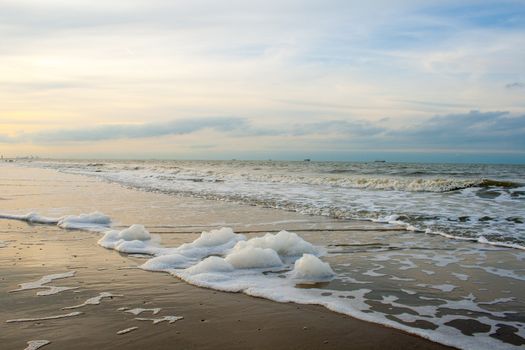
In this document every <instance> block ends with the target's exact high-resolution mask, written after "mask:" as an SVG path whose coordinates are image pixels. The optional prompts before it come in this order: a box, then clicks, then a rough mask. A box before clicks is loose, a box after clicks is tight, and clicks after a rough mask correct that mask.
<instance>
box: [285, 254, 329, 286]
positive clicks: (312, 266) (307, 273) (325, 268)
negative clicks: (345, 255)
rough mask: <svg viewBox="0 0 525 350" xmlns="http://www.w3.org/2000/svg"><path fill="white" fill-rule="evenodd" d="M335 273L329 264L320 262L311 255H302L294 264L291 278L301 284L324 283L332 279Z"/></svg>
mask: <svg viewBox="0 0 525 350" xmlns="http://www.w3.org/2000/svg"><path fill="white" fill-rule="evenodd" d="M334 275H335V273H334V271H333V270H332V268H331V267H330V264H328V263H326V262H323V261H321V260H320V259H319V258H318V257H316V256H315V255H312V254H303V256H302V257H301V258H300V259H298V260H297V261H296V262H295V264H294V269H293V271H292V276H293V277H294V278H296V279H298V280H301V281H302V282H318V281H326V280H329V279H331V278H332V277H334Z"/></svg>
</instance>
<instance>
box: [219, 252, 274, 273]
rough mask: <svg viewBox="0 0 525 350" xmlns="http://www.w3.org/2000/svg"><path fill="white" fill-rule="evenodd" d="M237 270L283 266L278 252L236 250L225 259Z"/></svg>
mask: <svg viewBox="0 0 525 350" xmlns="http://www.w3.org/2000/svg"><path fill="white" fill-rule="evenodd" d="M224 260H226V261H227V262H228V263H230V264H231V265H232V266H233V267H234V268H236V269H253V268H263V267H276V266H281V265H283V262H282V261H281V259H280V258H279V255H278V254H277V252H276V251H275V250H273V249H270V248H252V247H245V248H243V249H234V250H233V252H231V253H230V254H228V255H227V256H226V258H225V259H224Z"/></svg>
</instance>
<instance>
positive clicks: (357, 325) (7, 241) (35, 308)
mask: <svg viewBox="0 0 525 350" xmlns="http://www.w3.org/2000/svg"><path fill="white" fill-rule="evenodd" d="M3 170H4V169H3ZM9 171H11V172H12V173H11V174H10V176H9V178H11V179H12V178H17V180H18V185H19V186H10V184H9V181H3V186H2V187H3V190H4V192H3V194H2V198H3V200H2V203H1V204H2V210H3V211H4V210H9V209H10V210H13V209H17V210H19V211H21V212H24V211H31V210H39V211H40V212H42V210H41V208H53V210H51V212H47V213H46V212H45V211H44V212H42V213H43V214H48V215H63V214H66V213H71V212H89V211H93V210H99V211H103V212H105V213H107V214H109V215H111V216H112V217H113V218H116V220H118V222H120V223H121V224H122V225H128V224H130V223H133V222H142V223H144V224H145V225H146V226H149V227H151V228H150V229H151V230H152V231H154V232H158V233H161V234H162V239H163V242H165V243H170V244H180V242H183V241H188V240H191V239H193V238H195V237H196V233H198V232H200V231H201V230H203V229H209V227H210V226H211V227H216V226H217V225H224V226H226V225H228V226H233V227H235V229H236V230H237V231H242V230H243V229H244V230H245V231H265V230H269V231H271V230H276V229H280V228H281V227H282V226H283V225H284V224H285V225H286V227H287V228H289V229H290V230H294V229H295V230H300V229H304V230H310V231H312V232H315V231H316V230H318V229H331V230H341V231H348V230H351V229H357V230H359V229H365V230H373V229H374V227H377V228H379V225H372V224H370V223H361V222H337V221H334V220H331V219H328V218H317V217H304V216H302V215H299V214H294V213H287V212H281V211H277V210H272V209H262V208H255V207H248V208H246V207H242V206H239V205H235V204H231V203H216V202H209V201H204V200H195V199H187V198H176V197H174V196H166V195H162V194H154V193H142V192H138V191H133V190H128V189H123V188H122V187H120V186H118V185H113V184H107V183H101V182H99V181H96V180H93V179H90V178H84V177H79V176H71V175H64V174H58V173H55V172H53V171H46V170H34V169H31V170H30V171H28V170H27V169H18V168H10V170H9ZM36 179H38V180H36ZM15 187H16V189H15ZM86 187H89V188H90V191H79V189H85V188H86ZM61 211H62V212H61ZM358 232H359V231H358ZM97 238H98V237H97V236H96V235H94V234H93V233H88V232H82V231H63V230H60V229H59V228H57V227H53V226H44V225H28V224H26V223H24V222H17V221H7V220H0V240H1V241H3V242H4V245H5V247H4V248H1V249H0V263H1V266H2V267H1V270H2V273H1V276H2V277H1V278H2V280H1V282H2V284H1V289H0V294H1V295H2V297H1V298H0V304H1V305H0V308H1V309H2V310H3V311H2V319H3V322H2V325H1V326H0V327H1V329H2V331H1V334H2V341H3V345H4V346H5V348H6V349H20V348H24V347H25V345H26V342H27V341H29V340H35V339H47V340H49V341H51V342H52V343H51V344H50V345H47V346H46V347H47V348H50V349H51V348H56V349H60V348H63V349H66V348H71V346H73V345H74V346H75V348H100V349H106V348H107V349H109V348H117V347H123V348H144V347H151V348H159V349H162V348H173V347H174V346H176V347H179V348H229V349H233V348H238V349H246V348H253V349H257V348H258V349H267V348H278V349H294V348H297V349H317V348H323V349H325V348H326V349H329V348H333V349H340V348H356V349H357V348H379V347H388V348H399V349H401V348H403V349H420V348H425V349H428V348H445V347H444V346H441V345H439V344H435V343H432V342H430V341H427V340H424V339H422V338H419V337H417V336H413V335H409V334H406V333H404V332H402V331H398V330H395V329H392V328H388V327H384V326H381V325H377V324H371V323H367V322H363V321H359V320H356V319H354V318H351V317H348V316H345V315H341V314H337V313H334V312H331V311H328V310H326V309H325V308H323V307H321V306H313V305H312V306H310V305H296V304H291V303H288V304H282V303H276V302H272V301H269V300H264V299H260V298H253V297H249V296H246V295H242V294H239V293H223V292H217V291H213V290H208V289H203V288H197V287H194V286H191V285H188V284H186V283H184V282H182V281H180V280H178V279H176V278H174V277H172V276H170V275H168V274H164V273H151V272H145V271H142V270H138V269H133V268H130V267H133V266H136V265H138V264H140V263H141V261H143V259H141V258H137V257H130V256H126V255H121V254H118V253H116V252H113V251H108V250H105V249H103V248H100V247H99V246H97V245H96V240H97ZM67 271H75V276H74V277H69V278H64V279H61V280H56V281H53V282H52V283H49V284H50V285H56V286H71V287H76V289H72V290H66V291H63V292H61V293H58V294H54V295H48V296H37V295H36V293H37V292H38V291H39V290H41V289H38V290H27V291H21V292H16V293H8V291H10V290H13V289H16V288H17V286H18V284H20V283H24V282H29V281H34V280H38V279H39V278H41V277H42V276H44V275H49V274H52V273H63V272H67ZM101 292H111V293H113V294H118V295H122V297H113V298H105V299H102V300H101V302H100V304H99V305H87V306H84V307H80V308H77V309H74V310H62V308H64V307H68V306H72V305H78V304H81V303H83V302H84V301H86V300H87V299H89V298H92V297H95V296H97V295H99V293H101ZM125 307H127V308H137V307H142V308H161V311H160V312H159V313H158V314H157V315H152V314H151V312H144V313H142V314H140V315H139V316H134V315H132V314H130V313H126V312H124V311H118V309H119V308H125ZM71 311H79V312H82V314H81V315H78V316H73V317H68V318H62V319H55V320H44V321H33V322H15V323H9V324H8V323H5V321H6V320H13V319H15V320H16V319H22V318H38V317H45V316H52V315H63V314H68V313H69V312H71ZM174 315H176V316H182V317H184V319H183V320H179V321H176V322H174V323H172V324H169V323H167V322H162V323H158V324H155V325H154V324H153V323H152V321H139V320H135V317H143V318H144V317H145V318H160V317H163V316H174ZM133 327H138V329H133V330H132V331H130V332H129V333H126V334H122V335H118V334H117V332H118V331H121V330H125V329H128V328H133Z"/></svg>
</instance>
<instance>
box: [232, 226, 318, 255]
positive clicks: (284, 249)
mask: <svg viewBox="0 0 525 350" xmlns="http://www.w3.org/2000/svg"><path fill="white" fill-rule="evenodd" d="M248 247H252V248H270V249H273V250H274V251H275V252H276V253H277V254H279V255H281V256H301V255H302V254H304V253H310V254H319V249H318V248H316V247H315V246H313V245H312V244H311V243H310V242H307V241H305V240H304V239H302V238H301V237H299V236H298V235H297V234H296V233H294V232H288V231H284V230H283V231H280V232H279V233H277V234H275V235H273V234H271V233H267V234H266V235H264V236H263V237H255V238H252V239H250V240H248V241H242V242H239V243H237V245H236V246H235V247H234V248H233V249H234V250H242V249H245V248H248Z"/></svg>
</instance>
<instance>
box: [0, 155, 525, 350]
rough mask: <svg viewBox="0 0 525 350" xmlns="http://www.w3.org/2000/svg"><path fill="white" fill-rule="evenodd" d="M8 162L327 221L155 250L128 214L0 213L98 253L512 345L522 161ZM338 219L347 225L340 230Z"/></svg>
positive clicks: (523, 321) (199, 280)
mask: <svg viewBox="0 0 525 350" xmlns="http://www.w3.org/2000/svg"><path fill="white" fill-rule="evenodd" d="M17 165H18V166H27V167H39V168H46V169H54V170H57V171H59V172H64V173H68V174H77V175H83V176H88V177H91V178H98V179H99V180H102V181H107V182H111V183H117V184H120V185H122V186H125V187H129V188H132V189H137V190H141V191H151V192H160V193H164V194H168V195H173V196H181V197H196V198H204V199H208V200H216V201H218V202H217V203H218V205H219V202H221V201H228V202H235V203H239V204H244V205H250V206H259V207H264V208H274V209H277V210H286V211H293V212H298V213H301V214H304V215H305V216H304V217H305V218H307V217H308V216H309V215H316V216H324V217H327V218H331V220H332V221H333V222H334V225H333V227H332V228H331V229H325V230H305V231H304V232H300V235H296V234H295V233H294V232H288V231H286V223H285V222H282V223H276V224H279V225H282V226H283V227H282V229H283V231H281V232H279V233H267V234H266V235H264V234H263V233H254V234H251V235H246V236H245V235H242V234H237V233H235V232H233V230H232V229H231V228H221V227H216V228H212V230H211V231H210V232H203V233H202V235H201V236H200V237H199V238H197V239H195V240H194V241H193V242H186V243H184V244H182V245H180V246H178V247H167V246H164V245H163V244H162V243H160V241H158V240H157V241H156V240H155V239H154V235H150V234H149V232H148V231H147V228H145V227H143V226H141V225H140V223H136V225H133V226H131V227H129V228H125V229H124V230H121V229H122V228H116V227H111V222H112V221H111V218H109V217H106V216H104V215H103V214H101V213H91V214H89V213H87V214H82V215H79V216H64V217H61V218H49V217H42V216H39V215H38V214H35V213H29V214H24V213H18V212H14V211H13V210H11V212H10V213H4V214H2V213H0V218H7V219H16V220H25V221H29V222H32V223H41V224H57V225H58V226H59V227H61V228H66V229H68V228H81V229H88V230H92V231H93V232H96V233H102V234H103V235H104V236H103V237H102V238H101V239H100V240H99V241H98V244H99V245H101V246H103V247H104V248H107V249H114V250H118V251H120V252H122V253H126V254H132V255H133V254H140V255H141V256H142V255H145V256H146V257H147V260H145V261H144V262H143V263H141V265H138V267H139V268H142V269H144V270H148V271H163V272H167V273H170V274H172V275H174V276H176V277H177V278H180V279H182V280H184V281H186V282H188V283H190V284H193V285H197V286H201V287H206V288H212V289H216V290H221V291H228V292H241V293H245V294H248V295H252V296H256V297H262V298H267V299H270V300H274V301H276V302H294V303H302V304H318V305H322V306H324V307H326V308H328V309H330V310H333V311H335V312H339V313H343V314H347V315H350V316H353V317H356V318H358V319H361V320H365V321H370V322H375V323H380V324H383V325H386V326H388V327H393V328H397V329H400V330H403V331H405V332H409V333H412V334H416V335H419V336H421V337H424V338H428V339H430V340H433V341H436V342H439V343H442V344H445V345H450V346H453V347H457V348H461V349H476V350H478V349H491V350H492V349H518V348H523V347H524V346H525V293H524V292H523V291H524V290H525V265H524V262H525V165H500V164H424V163H389V162H368V163H365V162H316V161H240V160H231V161H197V160H196V161H183V160H126V161H124V160H33V161H24V162H17ZM12 209H13V208H12ZM43 209H46V208H43ZM174 210H176V209H174ZM351 222H361V224H360V225H357V226H356V225H354V226H352V225H350V226H345V225H346V224H345V223H351ZM90 225H94V226H93V227H92V226H90ZM257 235H258V236H257ZM159 239H160V238H159Z"/></svg>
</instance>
